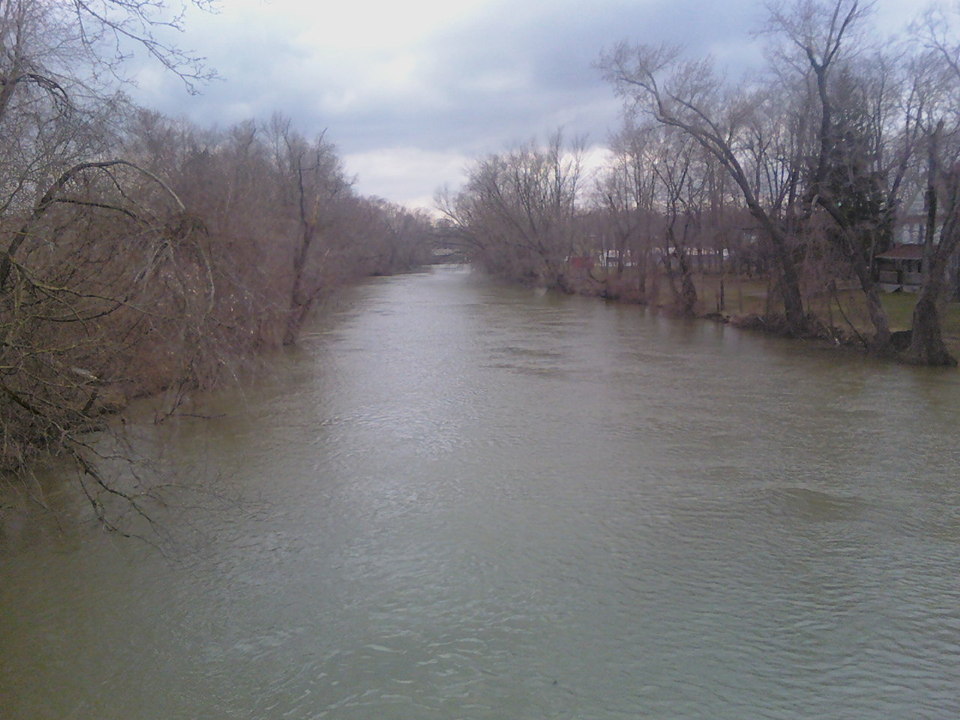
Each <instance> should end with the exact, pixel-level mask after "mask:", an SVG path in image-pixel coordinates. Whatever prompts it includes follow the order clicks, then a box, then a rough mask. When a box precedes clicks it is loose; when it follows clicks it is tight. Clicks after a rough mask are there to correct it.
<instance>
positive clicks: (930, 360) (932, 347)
mask: <svg viewBox="0 0 960 720" xmlns="http://www.w3.org/2000/svg"><path fill="white" fill-rule="evenodd" d="M928 288H930V284H927V285H925V286H924V287H923V289H922V290H921V291H920V297H919V298H918V299H917V304H916V306H915V307H914V309H913V330H912V332H911V334H910V347H909V348H907V351H906V353H905V355H904V359H905V360H906V361H907V362H909V363H913V364H915V365H930V366H947V367H954V366H956V364H957V360H956V358H954V357H953V355H951V354H950V352H949V351H948V350H947V346H946V345H945V344H944V342H943V335H942V333H941V332H940V311H939V308H938V303H937V299H936V297H935V295H938V294H939V293H938V292H931V291H930V290H928Z"/></svg>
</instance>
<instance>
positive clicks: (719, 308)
mask: <svg viewBox="0 0 960 720" xmlns="http://www.w3.org/2000/svg"><path fill="white" fill-rule="evenodd" d="M692 279H693V283H694V286H695V287H696V291H697V302H696V305H695V306H694V317H697V318H701V319H704V320H712V321H715V322H724V323H727V322H729V323H731V324H734V325H736V326H738V327H742V328H747V329H752V330H757V331H760V332H776V328H775V327H773V326H771V325H769V324H768V323H765V322H764V321H763V318H764V317H766V316H768V315H769V314H770V313H769V308H768V304H769V303H768V295H769V284H768V282H767V280H766V279H762V278H756V277H746V276H738V275H720V274H718V273H695V274H694V276H693V278H692ZM677 282H679V279H678V280H677ZM570 289H571V290H572V291H573V292H575V293H576V294H580V295H586V296H593V297H600V298H603V299H605V300H610V301H614V302H623V303H631V304H640V305H645V306H647V307H651V308H656V309H658V310H660V311H663V312H667V313H674V312H676V310H675V307H676V304H675V301H674V297H673V293H672V291H671V289H670V281H669V279H668V278H667V276H666V275H665V274H661V275H660V276H659V277H653V278H650V277H648V278H647V279H646V283H645V287H644V292H641V290H640V283H639V280H638V277H637V274H636V272H635V271H633V269H632V268H625V269H624V271H623V272H622V273H620V274H618V273H617V272H616V270H615V269H598V270H593V271H591V272H590V273H589V275H587V274H581V275H579V276H578V277H575V278H573V279H572V280H571V287H570ZM804 299H805V302H806V306H807V308H808V310H809V312H810V313H811V314H812V315H813V316H815V317H816V318H817V321H818V323H819V328H818V331H817V332H814V333H812V334H811V336H810V337H809V338H806V339H807V340H810V341H815V342H816V341H824V342H829V343H832V344H834V345H844V346H852V345H858V346H863V345H864V344H865V338H868V337H869V336H870V334H871V333H872V324H871V322H870V317H869V314H868V312H867V307H866V304H865V303H864V301H863V294H862V293H861V292H859V290H856V289H853V288H838V289H837V290H836V291H834V292H819V293H813V292H808V293H807V295H806V297H805V298H804ZM882 302H883V307H884V309H885V310H886V312H887V317H888V318H889V321H890V330H891V332H893V333H908V332H909V331H910V328H911V324H912V317H913V308H914V305H915V304H916V295H913V294H910V293H902V292H898V293H888V294H884V295H883V296H882ZM943 338H944V342H945V343H946V345H947V348H948V349H949V351H950V353H951V354H952V355H953V356H954V357H960V303H958V302H950V303H948V304H947V306H946V308H945V310H944V314H943Z"/></svg>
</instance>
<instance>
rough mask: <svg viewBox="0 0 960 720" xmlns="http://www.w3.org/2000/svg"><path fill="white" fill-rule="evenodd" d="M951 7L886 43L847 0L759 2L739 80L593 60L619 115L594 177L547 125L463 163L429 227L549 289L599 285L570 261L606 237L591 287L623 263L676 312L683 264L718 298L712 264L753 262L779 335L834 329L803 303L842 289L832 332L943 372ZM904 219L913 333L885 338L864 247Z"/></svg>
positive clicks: (953, 137) (950, 182)
mask: <svg viewBox="0 0 960 720" xmlns="http://www.w3.org/2000/svg"><path fill="white" fill-rule="evenodd" d="M958 13H960V8H957V7H951V8H949V9H948V8H932V9H930V10H928V11H926V12H925V13H924V14H922V15H921V16H919V17H918V18H917V20H916V21H915V22H914V23H913V24H912V25H911V26H910V28H907V29H905V30H907V32H906V38H905V39H903V40H896V41H887V39H886V38H883V39H881V38H880V37H879V36H878V35H877V33H876V30H875V28H874V27H873V26H872V25H871V7H870V5H869V4H865V3H863V2H860V0H794V1H793V2H791V3H788V4H784V5H781V4H771V5H770V6H769V7H768V10H767V17H766V21H765V24H764V25H763V27H762V28H761V29H760V31H759V33H758V35H759V36H760V37H761V38H762V39H763V46H764V47H763V49H764V58H765V59H764V62H763V66H762V67H761V68H760V69H758V70H757V71H755V72H752V73H751V74H749V75H747V76H745V77H744V78H742V79H741V80H740V81H739V82H737V83H730V82H727V81H726V79H725V78H724V77H723V76H722V74H720V73H719V72H718V71H717V69H716V68H715V66H714V63H713V62H712V61H711V60H710V59H709V58H690V57H688V56H687V55H686V54H685V53H684V51H683V49H682V48H677V47H666V46H653V45H644V44H633V43H628V42H623V43H620V44H618V45H615V46H614V47H611V48H609V49H607V50H606V51H604V52H603V53H602V54H601V56H600V59H599V61H598V68H599V70H600V72H601V73H602V75H603V77H604V78H605V79H606V80H607V81H608V82H609V84H610V86H611V88H612V89H613V91H614V92H615V93H616V95H617V96H618V97H620V98H622V100H623V114H622V127H621V128H620V130H619V131H618V132H617V133H616V134H615V135H614V137H613V138H612V139H611V142H610V148H609V150H610V159H609V160H608V161H607V162H606V163H605V165H604V166H603V167H602V168H601V169H600V170H599V172H597V173H595V174H594V175H592V176H591V175H590V174H589V173H587V172H585V170H584V162H583V157H584V150H583V142H582V141H580V142H577V141H573V142H567V141H565V140H564V139H563V137H562V135H561V134H560V133H558V134H557V135H556V136H554V137H553V138H552V139H551V140H550V141H549V142H548V143H547V144H546V145H545V146H543V145H537V144H535V143H531V144H529V145H527V146H524V147H521V148H519V149H516V150H513V151H511V152H504V153H498V154H494V155H492V156H490V157H486V158H483V159H480V160H478V161H476V162H475V163H474V164H473V165H472V166H471V167H470V168H469V171H468V180H467V183H466V184H465V186H464V187H463V188H462V190H460V191H459V192H456V193H449V192H444V193H442V194H441V195H440V196H439V197H438V206H439V207H440V209H441V211H442V212H443V214H444V216H445V220H444V230H445V233H446V235H447V236H448V237H449V238H451V239H452V241H455V242H459V243H462V244H463V245H465V246H466V247H468V248H469V249H470V252H471V255H472V257H473V259H474V261H475V262H477V263H478V264H480V265H482V266H484V267H486V268H487V269H489V270H490V271H492V272H495V273H499V274H501V275H504V276H508V277H511V278H515V279H522V280H527V281H532V282H537V283H539V284H543V285H547V286H550V287H556V288H559V289H561V290H566V291H576V290H584V289H587V290H592V291H596V290H597V285H598V284H599V283H600V279H599V278H598V277H596V276H595V275H594V274H593V273H590V272H584V270H585V267H584V263H586V264H587V267H586V269H588V268H589V262H590V261H591V260H592V258H593V257H595V256H596V254H597V250H598V249H603V250H604V251H605V253H606V254H607V257H608V258H609V257H613V258H614V259H615V263H616V270H615V271H614V273H613V275H612V278H611V275H610V274H609V273H608V274H607V275H606V277H604V278H603V288H602V291H603V292H605V293H606V292H612V293H622V292H624V290H623V285H622V283H621V285H620V286H618V285H617V280H618V279H622V278H625V277H627V276H629V278H630V283H631V287H630V294H631V296H632V297H633V298H635V299H636V300H638V301H640V302H647V301H650V300H651V298H655V297H657V294H658V292H659V291H660V288H659V285H660V284H661V283H665V284H666V285H667V287H668V292H669V294H670V297H672V304H673V305H674V307H675V308H676V309H677V310H678V311H679V312H680V313H682V314H694V313H695V312H697V308H698V307H699V306H702V304H703V302H702V301H703V298H700V297H698V292H697V287H696V284H695V283H694V281H693V277H694V272H695V270H696V269H700V270H703V268H704V267H705V266H709V267H713V268H714V269H715V270H716V271H718V272H719V273H720V282H721V285H720V288H721V289H720V293H721V296H722V291H723V285H722V282H723V273H724V272H727V271H730V270H733V271H736V272H738V273H739V272H747V273H751V274H756V275H760V276H762V277H764V278H766V279H767V281H768V287H767V306H766V311H765V312H764V313H762V314H761V316H760V317H759V318H757V321H758V323H759V324H761V325H763V326H765V327H767V328H773V329H775V330H776V331H778V332H781V333H783V334H786V335H788V336H794V337H803V336H824V335H833V336H837V335H838V333H839V330H838V328H837V327H835V326H834V324H833V323H832V322H828V320H827V319H826V318H824V317H821V316H820V315H818V313H817V312H816V311H815V308H816V307H817V306H818V303H817V300H818V298H822V297H824V296H829V295H832V296H833V297H834V298H835V299H836V298H839V297H840V295H841V294H843V296H844V297H845V298H847V297H850V296H851V293H852V294H853V295H854V296H855V300H856V303H857V304H858V305H859V306H861V307H863V308H865V312H866V316H867V317H868V318H869V324H870V329H869V331H866V332H864V331H862V330H860V329H857V328H855V327H854V326H853V324H852V323H851V324H850V329H849V332H848V336H850V334H851V333H852V334H853V335H855V336H856V337H857V338H859V340H860V341H861V342H862V343H863V344H864V345H865V346H866V347H867V348H868V349H869V350H870V351H871V352H873V353H877V354H881V355H896V356H898V357H900V358H902V359H904V360H907V361H909V362H914V363H918V364H924V365H955V364H956V359H955V358H953V357H952V355H951V354H950V352H949V351H948V349H947V347H946V345H945V343H944V340H943V336H942V310H943V307H944V303H945V302H946V301H947V300H948V299H950V295H951V293H952V292H953V286H952V285H951V283H949V282H948V271H949V270H950V269H951V268H953V270H952V272H954V273H955V272H956V269H955V267H953V266H952V265H951V263H955V257H956V254H957V248H958V245H960V42H958V41H957V40H956V35H955V29H956V27H957V19H958ZM911 222H913V223H915V224H916V225H917V227H919V228H920V232H919V238H920V240H921V243H922V254H923V266H922V267H923V278H922V284H921V286H920V289H919V293H918V296H917V302H916V305H915V308H914V311H913V319H912V329H911V331H909V332H907V333H893V332H891V329H890V321H889V318H888V316H887V313H886V310H885V308H884V305H883V303H882V302H881V292H882V290H881V287H880V284H879V282H878V280H877V272H876V270H877V256H878V255H881V254H883V253H884V252H885V251H887V250H889V249H890V248H891V247H892V246H893V244H894V241H895V239H896V236H897V233H898V232H899V233H902V232H904V230H903V228H904V227H905V226H907V225H908V224H909V223H911ZM577 261H580V263H581V264H579V265H578V264H577ZM625 265H629V268H625ZM955 280H956V278H954V282H955ZM651 286H652V287H651ZM721 302H722V301H721Z"/></svg>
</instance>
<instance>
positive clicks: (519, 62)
mask: <svg viewBox="0 0 960 720" xmlns="http://www.w3.org/2000/svg"><path fill="white" fill-rule="evenodd" d="M426 2H427V0H423V2H408V3H407V6H408V7H409V9H410V12H415V11H417V10H418V9H419V12H420V14H419V15H407V14H404V12H406V11H401V10H399V9H398V8H399V7H401V6H399V5H398V4H396V3H391V4H389V5H388V4H382V3H379V2H374V1H373V0H354V5H353V6H351V7H352V8H353V9H352V10H348V11H344V10H342V9H341V10H334V9H333V8H334V6H333V5H330V6H329V8H326V6H327V3H313V2H303V3H301V4H299V6H298V4H297V3H296V2H294V0H275V1H274V3H272V4H268V3H262V2H261V3H258V2H256V1H255V0H232V1H231V0H224V7H223V9H222V12H221V13H220V14H218V15H212V16H199V15H197V14H195V13H194V14H192V15H191V17H189V18H188V25H187V27H188V31H187V33H186V35H185V36H184V37H183V38H181V39H180V42H181V43H182V44H183V45H185V46H187V47H191V48H195V49H196V50H198V51H199V52H200V53H202V54H205V55H207V56H208V57H209V59H210V62H211V64H213V65H214V66H215V67H217V68H218V70H219V71H220V73H221V74H222V75H223V77H224V80H222V81H218V82H215V83H212V84H211V85H209V86H208V87H207V88H206V89H205V90H204V92H203V94H202V95H201V96H198V97H190V98H185V97H184V94H183V92H182V90H181V89H180V87H179V86H178V84H177V82H176V81H175V80H174V79H173V78H170V77H167V76H164V75H162V74H161V73H159V72H158V71H156V70H155V69H153V70H150V71H148V72H145V73H144V74H143V75H142V77H141V81H142V82H141V90H140V92H139V96H138V97H139V99H140V100H141V101H142V102H144V103H145V104H147V105H150V106H153V107H157V108H158V109H160V110H162V111H164V112H168V113H172V114H181V113H182V114H186V115H187V116H188V117H190V118H191V119H192V120H194V121H196V122H199V123H202V124H219V125H229V124H231V123H234V122H237V121H240V120H243V119H247V118H250V117H258V118H265V117H268V116H269V115H270V114H271V113H272V112H274V111H280V112H282V113H284V114H286V115H289V116H290V117H291V118H293V120H294V121H295V123H296V124H297V126H298V127H299V128H300V129H301V130H302V131H303V132H305V133H306V134H314V133H317V132H320V131H321V130H323V129H327V130H328V137H329V138H330V139H332V140H333V141H334V142H335V143H336V144H337V145H338V146H339V147H340V149H341V151H342V152H343V153H344V154H345V156H346V158H347V162H348V166H349V165H350V162H351V158H353V159H354V160H355V161H357V163H358V165H357V167H356V172H360V173H361V177H360V185H359V187H360V190H361V191H363V192H368V193H371V194H377V195H382V196H386V197H387V198H388V199H391V200H395V201H399V202H414V201H416V202H423V201H424V198H426V197H429V196H430V195H431V194H432V192H433V190H434V189H435V188H437V187H438V186H440V185H442V184H443V183H445V182H452V183H456V182H457V181H458V178H459V175H457V177H449V176H435V175H433V174H432V173H433V172H436V173H449V172H450V169H451V167H455V166H457V165H456V163H458V162H460V163H462V162H464V158H469V157H471V156H475V155H477V154H484V153H489V152H495V151H499V150H502V149H504V148H505V147H509V146H511V145H516V144H518V143H521V142H524V141H526V140H528V139H530V138H531V137H534V136H536V137H540V138H543V137H544V136H545V135H546V134H548V133H550V132H552V131H553V130H555V129H557V128H558V127H561V126H562V127H563V128H564V129H565V131H566V133H567V134H568V135H570V136H573V135H587V136H588V137H589V140H590V141H591V142H593V143H603V142H604V141H605V140H606V137H607V135H608V133H609V132H610V131H611V130H613V129H614V128H615V127H616V126H617V125H618V123H619V119H618V107H619V106H618V103H617V102H616V100H615V99H614V98H613V96H612V93H611V91H610V89H609V88H608V87H607V86H606V85H605V84H604V82H603V81H602V79H601V77H600V74H599V72H598V71H597V70H596V68H595V67H594V64H595V62H596V60H597V58H598V56H599V54H600V52H601V50H602V49H603V48H604V47H607V46H610V45H611V44H613V43H615V42H617V41H619V40H622V39H630V40H636V41H641V42H654V43H657V42H667V43H678V44H685V45H687V46H689V48H690V53H691V54H694V55H703V54H707V53H710V54H712V55H714V56H715V57H716V58H717V59H718V61H719V62H721V63H733V64H734V65H736V64H742V63H744V62H747V61H749V60H751V59H753V58H755V57H756V55H755V52H754V51H753V50H752V49H751V48H752V45H751V42H752V40H751V37H750V35H749V31H750V30H751V29H753V28H755V27H756V26H757V23H758V21H759V19H760V14H761V12H762V7H761V6H760V4H759V3H756V2H754V1H753V0H731V2H727V3H712V2H710V3H707V2H702V1H700V0H671V1H666V0H647V1H646V2H644V1H643V0H640V1H637V0H594V2H593V3H591V4H590V5H589V6H587V5H586V4H585V3H583V2H582V0H577V1H573V0H553V1H552V2H550V1H541V0H533V1H528V2H516V0H514V1H513V2H503V1H502V0H487V1H483V0H472V2H470V3H467V5H466V6H465V9H464V10H463V11H462V12H459V13H453V12H451V11H450V8H449V6H447V5H441V4H439V3H437V4H435V5H432V6H427V5H425V4H424V3H426ZM886 4H892V5H898V3H896V0H885V1H884V3H882V5H886ZM377 13H384V14H386V15H384V16H380V15H378V14H377ZM389 13H393V14H392V15H390V14H389ZM438 13H439V14H442V13H447V14H446V16H444V17H438ZM378 153H379V157H382V159H383V165H382V167H381V166H378V164H377V157H378ZM404 165H406V166H408V167H409V177H408V179H407V181H406V182H404V181H403V180H402V177H403V169H404ZM361 170H362V172H361ZM378 175H379V176H381V177H380V179H378Z"/></svg>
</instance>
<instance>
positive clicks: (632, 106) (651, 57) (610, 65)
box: [600, 43, 807, 335]
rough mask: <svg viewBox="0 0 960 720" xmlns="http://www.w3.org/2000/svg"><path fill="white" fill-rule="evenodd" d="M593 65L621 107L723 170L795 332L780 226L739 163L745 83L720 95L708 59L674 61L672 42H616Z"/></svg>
mask: <svg viewBox="0 0 960 720" xmlns="http://www.w3.org/2000/svg"><path fill="white" fill-rule="evenodd" d="M600 65H601V68H602V69H603V71H604V75H605V77H606V78H607V79H608V80H609V81H610V82H611V83H612V84H613V86H614V89H615V91H616V92H617V94H618V95H620V96H621V97H623V98H624V99H625V100H626V101H627V103H628V104H627V111H628V112H645V113H647V114H649V115H650V116H651V117H653V118H654V119H655V120H656V121H657V122H659V123H661V124H663V125H665V126H669V127H673V128H676V129H677V130H678V131H681V132H683V133H685V134H687V135H688V136H689V137H691V138H692V139H693V140H694V141H695V142H697V143H698V144H699V145H700V146H701V147H703V148H704V150H705V151H706V152H708V153H710V154H711V155H712V156H713V157H715V158H716V159H717V161H718V162H719V163H720V164H721V166H722V167H723V168H724V169H725V170H726V171H727V172H728V173H729V175H730V177H731V179H732V180H733V182H734V183H735V184H736V185H737V187H738V188H739V190H740V192H741V194H742V196H743V199H744V202H745V204H746V206H747V208H748V210H749V212H750V214H751V215H752V216H753V217H754V218H755V219H756V221H757V223H758V224H759V226H760V227H761V228H762V230H763V232H764V234H765V235H766V237H767V239H768V240H769V242H770V244H771V247H772V248H773V253H774V257H775V258H776V261H777V265H778V268H779V271H780V273H779V275H780V283H779V284H780V288H781V294H782V297H783V307H784V315H785V330H786V332H787V333H788V334H790V335H801V334H803V333H804V332H805V331H806V321H807V318H806V316H805V314H804V305H803V299H802V296H801V293H800V281H799V273H798V270H797V265H796V260H795V258H794V253H793V248H792V247H791V242H790V236H789V233H788V229H787V228H786V227H785V226H784V224H783V222H782V221H781V220H780V219H779V218H777V217H776V216H775V215H774V214H773V213H772V212H771V211H770V210H769V208H767V207H765V206H764V205H763V204H762V203H761V200H760V196H759V195H758V189H757V187H756V186H755V185H754V182H753V180H754V179H755V178H752V177H751V176H750V175H749V174H748V171H747V169H746V167H745V166H744V163H743V156H742V147H743V145H744V144H745V143H746V142H747V130H748V128H749V123H750V120H751V118H752V117H753V115H754V113H756V112H757V111H758V107H757V104H756V103H757V100H758V98H757V97H756V96H755V95H754V94H752V93H749V92H747V91H746V90H740V91H736V92H728V93H726V94H723V93H722V92H721V90H720V88H721V83H719V81H718V80H717V78H716V77H715V76H714V74H713V71H712V68H711V67H710V65H709V63H707V62H706V61H700V62H682V61H681V60H680V51H679V49H676V48H666V47H659V48H657V47H650V46H644V45H636V46H631V45H628V44H626V43H621V44H620V45H618V46H616V47H615V48H614V49H613V50H612V51H610V52H607V53H605V54H604V55H603V57H602V58H601V62H600Z"/></svg>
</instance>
